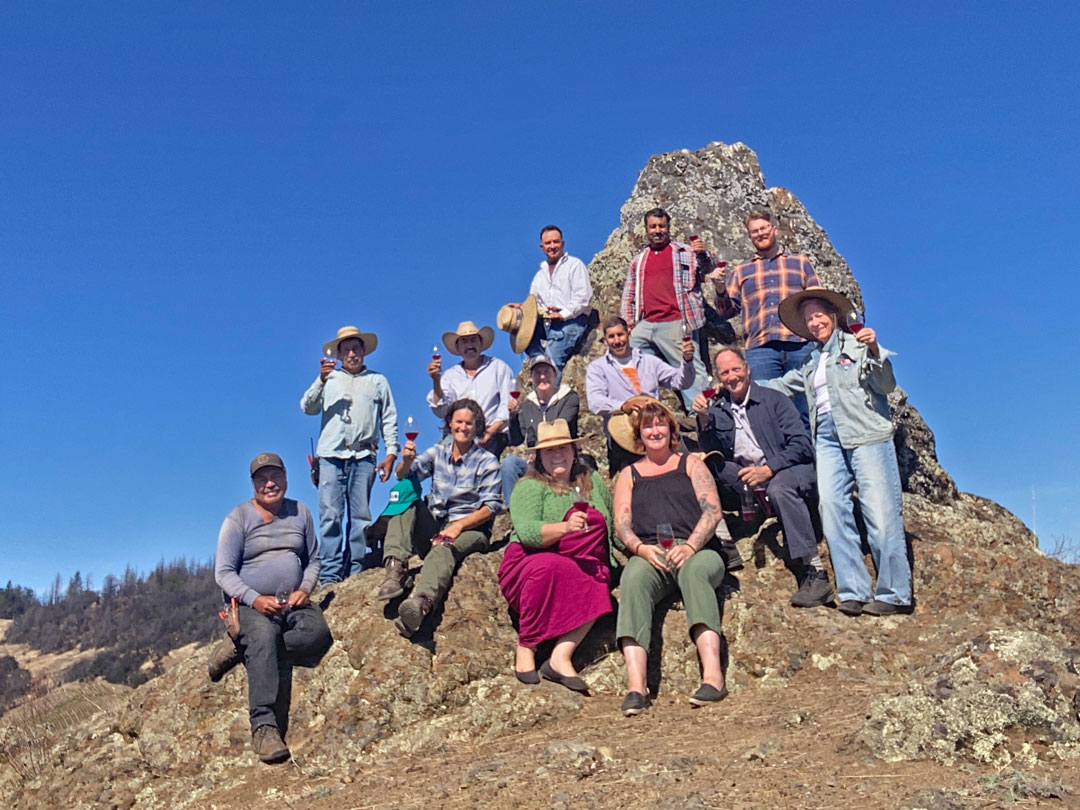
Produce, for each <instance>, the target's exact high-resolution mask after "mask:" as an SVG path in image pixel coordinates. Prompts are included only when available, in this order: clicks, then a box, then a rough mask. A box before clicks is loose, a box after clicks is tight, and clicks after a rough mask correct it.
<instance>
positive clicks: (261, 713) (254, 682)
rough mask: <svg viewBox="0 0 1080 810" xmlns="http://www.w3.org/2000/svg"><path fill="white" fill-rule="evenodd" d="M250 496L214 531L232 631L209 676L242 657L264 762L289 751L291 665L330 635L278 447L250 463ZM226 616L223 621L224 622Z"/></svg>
mask: <svg viewBox="0 0 1080 810" xmlns="http://www.w3.org/2000/svg"><path fill="white" fill-rule="evenodd" d="M250 471H251V483H252V486H253V487H254V490H255V496H254V497H253V498H252V499H251V500H250V501H244V502H243V503H242V504H240V505H239V506H237V507H236V508H234V509H233V510H232V511H231V512H229V514H228V516H227V517H226V518H225V522H224V523H223V524H222V525H221V532H220V533H219V534H218V545H217V559H216V560H215V563H214V579H215V580H216V581H217V584H218V585H220V586H221V589H222V591H223V592H224V596H225V598H226V599H228V600H229V602H230V608H229V612H230V618H231V619H233V622H232V626H231V627H229V633H230V637H229V638H226V639H224V640H223V641H222V642H221V643H220V644H219V645H218V646H217V648H215V650H214V652H213V653H212V654H211V656H210V662H209V665H208V671H209V674H210V680H212V681H218V680H221V678H222V677H224V676H225V674H226V673H227V672H228V671H229V670H230V669H232V668H233V667H235V666H236V665H237V664H239V663H240V662H243V664H244V667H245V668H246V669H247V676H248V710H249V715H250V718H251V732H252V734H251V744H252V747H253V748H254V749H255V753H256V755H257V756H258V757H259V759H261V760H262V761H263V762H266V763H276V762H284V761H285V760H287V759H288V758H289V749H288V748H287V747H286V746H285V739H284V737H285V733H286V731H287V730H288V723H289V702H290V699H291V696H292V668H293V666H294V665H299V666H308V667H313V666H315V665H316V664H317V663H318V662H319V661H320V660H321V659H322V657H323V655H325V654H326V651H327V650H329V649H330V645H331V644H332V643H333V638H332V637H331V636H330V628H328V627H327V626H326V620H325V619H323V615H322V611H321V610H320V609H319V608H318V606H317V605H313V604H311V592H312V590H314V588H315V585H316V583H317V582H318V580H319V541H318V539H317V538H316V536H315V524H314V522H313V521H312V519H311V512H309V511H308V508H307V507H306V506H304V504H302V503H299V502H298V501H294V500H292V499H291V498H286V497H285V490H286V489H287V488H288V481H287V480H286V478H285V465H284V464H283V463H282V461H281V457H280V456H279V455H277V454H276V453H260V454H259V455H257V456H256V457H255V458H254V459H253V460H252V462H251V466H250ZM229 624H230V623H229V620H228V619H227V620H226V626H229Z"/></svg>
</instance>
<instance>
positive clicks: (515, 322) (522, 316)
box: [495, 295, 537, 354]
mask: <svg viewBox="0 0 1080 810" xmlns="http://www.w3.org/2000/svg"><path fill="white" fill-rule="evenodd" d="M536 316H537V307H536V296H535V295H530V296H529V297H528V298H526V299H525V300H524V301H522V302H521V303H520V304H507V305H506V306H504V307H502V308H501V309H500V310H499V314H498V315H497V316H495V325H496V326H498V327H499V328H500V329H501V330H502V331H504V332H509V333H510V348H511V349H513V350H514V354H521V353H522V352H523V351H525V349H526V348H528V346H529V343H531V342H532V338H533V334H534V333H535V332H536Z"/></svg>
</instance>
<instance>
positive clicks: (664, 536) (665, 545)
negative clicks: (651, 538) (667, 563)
mask: <svg viewBox="0 0 1080 810" xmlns="http://www.w3.org/2000/svg"><path fill="white" fill-rule="evenodd" d="M656 542H657V543H659V544H660V548H662V549H664V551H667V550H668V549H670V548H671V547H672V546H673V545H675V530H674V529H672V528H671V524H670V523H661V524H660V525H659V526H657V527H656Z"/></svg>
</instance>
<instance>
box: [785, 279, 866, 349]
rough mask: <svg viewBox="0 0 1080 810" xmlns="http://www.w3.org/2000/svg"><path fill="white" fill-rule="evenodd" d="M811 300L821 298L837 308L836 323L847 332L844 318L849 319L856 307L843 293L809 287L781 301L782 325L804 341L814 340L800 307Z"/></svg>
mask: <svg viewBox="0 0 1080 810" xmlns="http://www.w3.org/2000/svg"><path fill="white" fill-rule="evenodd" d="M809 298H820V299H821V300H822V301H827V302H829V303H830V304H832V305H833V306H834V307H836V310H837V313H838V314H837V316H836V323H837V325H838V326H839V327H840V328H841V329H844V330H845V331H846V330H847V327H846V326H844V318H846V317H847V314H848V313H849V312H851V310H853V309H855V305H854V304H852V303H851V302H850V301H848V300H847V298H845V297H844V295H843V294H842V293H838V292H836V291H835V290H827V289H825V288H824V287H807V288H806V289H805V290H799V292H797V293H794V294H792V295H789V296H788V297H787V298H785V299H784V300H783V301H781V302H780V306H779V308H778V311H779V313H780V321H781V323H783V324H784V326H786V327H787V328H788V329H790V330H791V331H792V332H794V333H795V334H796V335H798V336H799V337H801V338H802V339H803V340H813V339H814V337H813V335H811V334H810V330H809V329H807V328H806V321H805V320H804V319H803V316H802V315H801V314H800V313H799V306H800V305H801V304H802V302H803V301H806V300H807V299H809Z"/></svg>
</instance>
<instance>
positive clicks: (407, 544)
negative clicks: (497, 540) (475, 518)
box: [383, 502, 491, 605]
mask: <svg viewBox="0 0 1080 810" xmlns="http://www.w3.org/2000/svg"><path fill="white" fill-rule="evenodd" d="M449 522H450V521H446V520H442V521H440V520H437V519H436V518H435V516H434V515H432V514H431V512H429V511H428V508H427V506H426V505H425V504H424V503H422V502H417V503H415V504H414V505H412V506H410V507H409V508H408V509H406V510H405V511H404V512H402V513H401V514H400V515H394V516H393V517H392V518H390V522H389V523H387V524H386V539H385V540H384V541H383V557H384V558H387V557H394V558H395V559H398V560H401V561H402V562H403V563H406V564H407V563H408V561H409V557H410V556H411V555H412V554H413V552H414V551H415V553H417V554H419V555H420V556H421V557H422V558H423V560H424V564H423V566H421V568H420V578H419V579H418V580H417V583H416V590H415V592H414V593H415V594H416V595H420V594H423V595H424V596H426V597H428V598H429V599H430V600H431V601H432V604H435V605H437V604H439V602H441V601H442V599H443V597H444V596H446V592H447V591H448V590H450V583H451V582H452V581H453V579H454V570H455V569H456V568H457V566H458V564H459V563H460V562H461V561H462V560H463V559H465V558H466V557H467V556H468V555H470V554H472V553H473V552H474V551H483V550H484V549H486V548H487V547H488V542H489V541H490V539H491V523H490V522H488V523H485V524H484V525H483V526H481V527H480V528H478V529H469V530H468V531H464V532H462V533H461V534H459V535H458V536H457V538H456V539H455V540H454V543H453V545H449V546H444V545H438V544H436V545H432V542H431V538H432V537H434V536H435V535H436V534H438V532H439V530H440V529H441V528H442V527H443V526H444V525H445V524H447V523H449Z"/></svg>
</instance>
